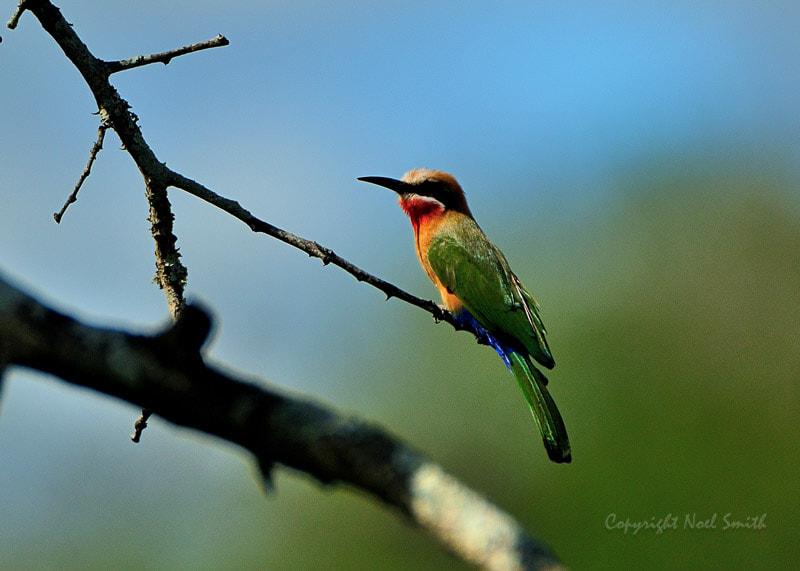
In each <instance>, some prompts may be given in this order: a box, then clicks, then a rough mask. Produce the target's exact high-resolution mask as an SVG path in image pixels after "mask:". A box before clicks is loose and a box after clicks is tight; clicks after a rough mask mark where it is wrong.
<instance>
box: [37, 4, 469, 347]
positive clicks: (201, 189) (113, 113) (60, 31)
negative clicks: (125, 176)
mask: <svg viewBox="0 0 800 571" xmlns="http://www.w3.org/2000/svg"><path fill="white" fill-rule="evenodd" d="M26 7H27V9H28V10H30V11H31V12H32V13H33V14H34V15H35V16H36V18H37V19H38V20H39V21H40V22H41V24H42V27H43V28H44V29H45V30H46V31H47V32H48V33H49V34H50V35H51V36H52V37H53V39H54V40H55V41H56V43H57V44H58V45H59V46H61V48H62V50H64V53H65V54H66V56H67V57H68V58H69V59H70V61H71V62H72V63H73V64H74V65H75V67H77V68H78V70H79V71H80V72H81V74H82V75H83V77H84V79H85V80H86V83H87V85H88V86H89V89H90V90H91V92H92V94H93V95H94V97H95V100H96V101H97V105H98V108H99V109H100V111H101V113H105V114H107V116H108V118H109V121H110V123H111V125H112V127H113V128H114V130H115V131H116V132H117V135H118V136H119V138H120V140H121V141H122V144H123V146H124V147H125V150H126V151H127V152H128V153H129V154H130V155H131V158H133V160H134V162H135V163H136V166H137V167H138V168H139V171H140V172H141V173H142V176H143V177H144V179H145V181H146V182H147V181H152V182H153V183H155V184H158V185H160V186H163V187H165V188H167V187H170V186H174V187H176V188H180V189H182V190H184V191H186V192H188V193H190V194H192V195H194V196H196V197H198V198H200V199H202V200H205V201H206V202H208V203H209V204H213V205H214V206H216V207H217V208H219V209H221V210H223V211H225V212H227V213H228V214H230V215H231V216H233V217H234V218H237V219H238V220H240V221H242V222H244V223H245V224H247V226H248V227H250V229H251V230H253V231H254V232H259V233H262V234H267V235H269V236H272V237H273V238H277V239H278V240H281V241H282V242H284V243H286V244H289V245H291V246H293V247H295V248H297V249H299V250H302V251H303V252H305V253H306V254H308V255H309V256H311V257H314V258H319V259H320V260H322V263H323V264H325V265H327V264H332V265H334V266H337V267H339V268H341V269H342V270H344V271H346V272H347V273H349V274H350V275H352V276H353V277H355V278H356V279H357V280H358V281H362V282H365V283H368V284H370V285H371V286H373V287H375V288H377V289H379V290H381V291H382V292H383V293H384V294H385V295H386V297H387V299H388V298H392V297H396V298H398V299H401V300H403V301H405V302H406V303H409V304H411V305H414V306H416V307H418V308H420V309H422V310H424V311H427V312H428V313H430V314H431V315H432V316H433V317H434V319H436V320H437V321H446V322H448V323H450V324H451V325H452V326H453V327H454V328H455V329H456V330H467V331H471V332H472V333H473V334H475V335H476V337H477V338H478V340H479V342H480V336H479V334H477V333H476V332H475V331H473V330H472V329H470V328H468V327H465V326H464V324H461V323H458V322H457V321H456V320H455V319H453V317H452V316H451V315H450V313H449V312H447V311H444V310H442V309H441V308H440V307H439V306H438V305H436V304H435V303H434V302H432V301H430V300H425V299H422V298H419V297H417V296H415V295H412V294H410V293H408V292H406V291H404V290H402V289H401V288H399V287H397V286H395V285H394V284H392V283H389V282H387V281H385V280H382V279H381V278H378V277H376V276H374V275H372V274H370V273H369V272H366V271H364V270H362V269H361V268H359V267H358V266H356V265H355V264H353V263H351V262H349V261H347V260H346V259H344V258H342V257H341V256H339V255H338V254H336V253H335V252H334V251H333V250H331V249H330V248H327V247H325V246H322V245H320V244H318V243H317V242H314V241H312V240H308V239H305V238H301V237H300V236H297V235H295V234H292V233H291V232H287V231H286V230H282V229H281V228H278V227H277V226H274V225H272V224H270V223H268V222H266V221H264V220H261V219H260V218H257V217H256V216H254V215H253V214H252V213H251V212H250V211H248V210H247V209H245V208H243V207H242V206H241V205H240V204H239V203H238V202H237V201H235V200H231V199H229V198H225V197H224V196H221V195H219V194H217V193H216V192H214V191H212V190H211V189H209V188H207V187H206V186H204V185H202V184H200V183H198V182H196V181H194V180H192V179H190V178H188V177H186V176H184V175H182V174H180V173H178V172H176V171H174V170H172V169H170V168H168V167H167V165H166V164H164V163H163V162H162V161H160V160H159V159H158V157H156V155H155V153H154V152H153V150H152V149H151V148H150V146H149V145H148V144H147V142H146V141H145V139H144V135H143V134H142V132H141V129H140V128H139V125H138V118H137V117H136V115H134V114H133V113H131V111H130V105H129V104H128V102H127V101H125V100H124V99H123V98H122V97H121V96H120V95H119V93H118V92H117V90H116V89H115V88H114V87H113V86H112V85H111V84H110V83H109V81H108V78H109V74H110V71H109V67H108V62H104V61H102V60H100V59H98V58H96V57H95V56H94V55H92V53H91V52H90V51H89V49H88V48H87V47H86V45H85V44H84V43H83V42H82V41H81V40H80V38H79V37H78V36H77V34H76V33H75V31H74V29H73V28H72V26H70V25H69V24H68V23H67V22H66V20H64V17H63V16H62V15H61V12H60V11H59V10H58V8H56V7H55V6H53V5H52V4H51V3H50V2H48V1H46V0H28V2H27V6H26Z"/></svg>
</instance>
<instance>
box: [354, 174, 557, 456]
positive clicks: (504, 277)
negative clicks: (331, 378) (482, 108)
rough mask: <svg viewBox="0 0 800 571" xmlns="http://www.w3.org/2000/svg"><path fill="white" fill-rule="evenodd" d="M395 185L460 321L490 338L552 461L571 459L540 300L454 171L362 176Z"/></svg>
mask: <svg viewBox="0 0 800 571" xmlns="http://www.w3.org/2000/svg"><path fill="white" fill-rule="evenodd" d="M358 180H360V181H363V182H369V183H372V184H376V185H379V186H383V187H386V188H388V189H391V190H393V191H395V192H396V193H397V194H398V195H399V196H400V200H399V202H400V206H401V207H402V209H403V210H404V211H405V213H406V214H407V215H408V217H409V218H410V219H411V226H412V227H413V228H414V239H415V241H416V247H417V256H418V257H419V261H420V263H421V264H422V268H423V269H424V270H425V273H426V274H428V277H429V278H430V279H431V281H432V282H433V283H434V284H435V285H436V287H437V288H438V290H439V293H440V294H441V296H442V301H443V303H444V306H445V307H446V308H447V310H448V311H450V313H452V314H453V316H454V318H455V319H456V321H458V322H459V323H460V324H462V325H463V326H464V327H466V328H468V329H470V330H472V331H473V332H475V333H476V335H477V336H478V337H479V339H481V340H483V341H485V342H487V343H488V344H490V345H491V346H492V347H494V349H495V350H496V351H497V353H498V354H499V355H500V356H501V357H502V358H503V361H504V362H505V364H506V366H507V367H508V369H509V370H510V371H511V372H512V373H513V374H514V377H516V379H517V382H518V383H519V386H520V388H521V389H522V393H523V394H524V395H525V400H526V401H527V402H528V406H529V407H530V409H531V413H532V414H533V418H534V420H535V421H536V424H537V426H538V427H539V431H540V432H541V434H542V440H543V441H544V446H545V449H546V450H547V454H548V456H550V459H551V460H552V461H553V462H570V461H571V460H572V457H571V452H570V446H569V438H568V437H567V430H566V428H565V427H564V421H563V420H562V418H561V414H560V413H559V412H558V408H556V403H555V402H554V401H553V398H552V397H551V396H550V393H549V392H548V390H547V377H545V376H544V374H543V373H542V372H541V371H540V370H539V369H538V368H537V367H536V365H535V364H534V363H533V361H535V362H536V363H538V364H539V365H541V366H542V367H546V368H548V369H552V368H553V366H554V365H555V361H554V360H553V356H552V354H551V353H550V348H549V347H548V345H547V339H546V338H545V328H544V324H543V323H542V319H541V317H540V316H539V306H538V304H537V303H536V300H535V299H533V296H531V294H530V293H528V290H527V289H525V286H524V285H522V282H520V280H519V278H517V276H516V275H514V272H512V271H511V268H510V267H509V265H508V262H507V261H506V258H505V256H504V255H503V253H502V252H501V251H500V250H499V249H498V248H497V246H495V245H494V244H493V243H492V242H491V241H490V240H489V239H488V238H487V237H486V235H485V234H484V233H483V231H482V230H481V228H480V226H478V223H477V222H475V219H474V218H473V217H472V212H470V209H469V206H467V200H466V198H465V196H464V191H463V190H461V186H460V185H459V184H458V183H457V182H456V179H455V178H453V176H452V175H450V174H448V173H445V172H442V171H435V170H428V169H414V170H412V171H409V172H407V173H406V174H405V175H404V176H403V178H402V179H400V180H396V179H392V178H386V177H380V176H367V177H362V178H359V179H358Z"/></svg>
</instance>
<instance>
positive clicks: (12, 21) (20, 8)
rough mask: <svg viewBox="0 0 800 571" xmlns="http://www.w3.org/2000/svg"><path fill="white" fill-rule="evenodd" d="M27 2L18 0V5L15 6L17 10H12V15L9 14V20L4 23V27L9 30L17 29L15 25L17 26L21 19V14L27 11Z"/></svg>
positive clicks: (26, 0)
mask: <svg viewBox="0 0 800 571" xmlns="http://www.w3.org/2000/svg"><path fill="white" fill-rule="evenodd" d="M27 4H28V0H19V4H17V9H16V10H14V13H13V14H11V18H9V20H8V22H6V27H7V28H8V29H9V30H14V29H16V28H17V24H19V19H20V18H21V17H22V13H23V12H24V11H25V10H27V8H28V6H27Z"/></svg>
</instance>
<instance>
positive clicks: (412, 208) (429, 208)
mask: <svg viewBox="0 0 800 571" xmlns="http://www.w3.org/2000/svg"><path fill="white" fill-rule="evenodd" d="M400 207H401V208H402V209H403V210H404V211H405V213H406V214H407V215H408V217H409V218H410V219H411V225H412V226H413V227H414V233H415V234H416V233H417V232H419V227H420V226H421V225H423V224H425V222H427V221H428V220H430V219H431V218H435V217H436V216H439V215H440V214H442V213H443V212H444V206H442V203H441V202H439V201H437V200H428V199H425V198H419V197H414V198H401V199H400Z"/></svg>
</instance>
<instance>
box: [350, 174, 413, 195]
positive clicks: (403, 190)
mask: <svg viewBox="0 0 800 571" xmlns="http://www.w3.org/2000/svg"><path fill="white" fill-rule="evenodd" d="M358 180H360V181H361V182H369V183H372V184H377V185H378V186H383V187H385V188H388V189H390V190H393V191H395V192H396V193H397V194H399V195H400V196H403V195H404V194H409V193H410V192H413V191H412V186H413V185H411V184H408V183H407V182H403V181H402V180H396V179H393V178H387V177H385V176H362V177H359V178H358Z"/></svg>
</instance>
